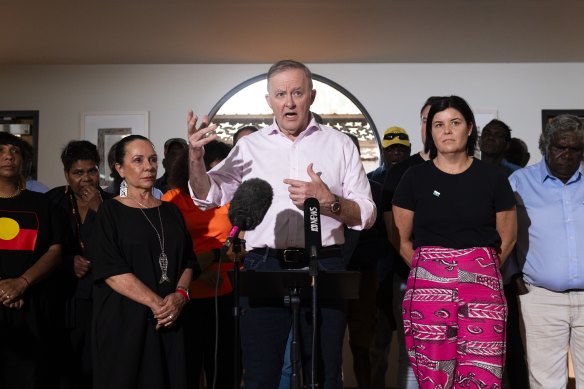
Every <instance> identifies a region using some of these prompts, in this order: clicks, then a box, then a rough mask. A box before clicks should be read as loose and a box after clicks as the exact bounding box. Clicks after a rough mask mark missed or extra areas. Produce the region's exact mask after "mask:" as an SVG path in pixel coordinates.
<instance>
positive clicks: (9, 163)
mask: <svg viewBox="0 0 584 389" xmlns="http://www.w3.org/2000/svg"><path fill="white" fill-rule="evenodd" d="M23 143H24V141H23V140H21V139H20V138H18V137H16V136H14V135H12V134H9V133H7V132H0V387H1V388H23V389H40V388H43V389H44V388H49V389H52V388H56V387H57V375H56V370H57V364H58V362H59V361H57V360H56V358H54V356H53V352H52V351H53V347H58V345H56V344H53V343H56V342H54V339H55V336H54V335H55V329H56V328H57V326H58V320H59V319H60V317H59V307H58V300H57V293H56V290H57V285H55V282H54V279H53V277H52V273H53V272H54V270H55V269H56V268H57V267H58V266H59V264H60V263H61V244H62V240H63V227H62V225H61V223H60V222H61V219H60V218H59V217H58V215H57V212H56V210H55V208H54V207H53V206H52V204H51V203H50V201H49V199H48V198H47V197H46V196H45V195H43V194H40V193H36V192H31V191H29V190H27V189H26V188H25V186H24V177H23V176H22V175H21V171H22V164H23V160H24V159H23V152H22V150H23V149H24V148H25V147H26V146H24V144H23Z"/></svg>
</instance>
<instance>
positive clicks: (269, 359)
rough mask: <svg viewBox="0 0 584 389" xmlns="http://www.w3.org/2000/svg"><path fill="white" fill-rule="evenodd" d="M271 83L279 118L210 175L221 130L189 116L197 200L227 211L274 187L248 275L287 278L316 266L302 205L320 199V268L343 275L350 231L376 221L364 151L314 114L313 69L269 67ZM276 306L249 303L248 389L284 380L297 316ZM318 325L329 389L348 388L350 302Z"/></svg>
mask: <svg viewBox="0 0 584 389" xmlns="http://www.w3.org/2000/svg"><path fill="white" fill-rule="evenodd" d="M267 78H268V93H267V94H266V100H267V102H268V105H269V106H270V107H271V109H272V111H273V112H274V122H273V123H272V125H270V126H268V127H265V128H263V129H261V130H259V131H257V132H255V133H253V134H250V135H248V136H246V137H245V138H242V139H241V140H239V142H237V144H236V146H235V147H234V148H233V150H232V152H231V153H230V155H229V156H228V157H227V158H226V159H225V160H224V161H223V162H221V163H220V164H219V165H217V166H216V167H215V168H213V169H212V170H211V171H210V172H209V173H208V174H207V172H206V171H205V166H204V162H203V154H204V145H205V144H207V143H208V142H210V141H211V140H213V139H215V138H216V137H217V136H216V135H215V133H214V130H215V129H216V126H215V125H213V124H211V125H209V124H208V118H207V117H203V120H202V124H201V125H200V126H199V127H198V128H197V126H196V124H197V119H198V118H197V117H196V116H194V115H193V113H192V112H189V116H188V136H189V149H190V151H189V155H190V180H189V182H190V187H191V191H192V197H193V200H194V201H195V203H196V204H197V205H198V206H199V207H200V208H203V209H204V208H207V207H212V206H216V205H220V204H225V203H227V202H229V201H230V200H231V198H232V197H233V194H234V192H235V190H236V189H237V188H238V187H239V185H240V184H241V183H242V182H243V181H245V180H248V179H250V178H262V179H264V180H266V181H268V182H269V183H270V184H271V186H272V188H273V191H274V199H273V202H272V205H271V206H270V208H269V209H268V212H267V214H266V216H265V218H264V219H263V221H262V223H261V224H260V225H259V226H258V227H257V228H255V230H253V231H248V232H246V235H245V238H246V242H247V243H246V246H247V250H248V255H247V256H246V259H245V262H244V267H245V268H246V269H261V270H281V269H291V268H296V269H297V268H303V267H306V266H308V255H307V254H306V253H305V252H304V249H303V248H304V223H303V220H304V219H303V218H304V216H303V204H304V201H305V200H306V199H307V198H310V197H314V198H316V199H318V201H319V202H320V208H321V215H322V219H321V222H322V246H323V248H322V249H321V250H320V252H319V266H320V268H321V269H323V270H344V269H345V264H344V262H343V259H342V256H341V247H342V245H343V243H344V232H343V228H344V226H345V225H346V226H348V227H349V228H353V229H357V230H361V229H364V228H369V227H370V226H371V225H372V224H373V223H374V221H375V215H376V208H375V204H374V203H373V200H372V199H371V190H370V187H369V182H368V180H367V176H366V175H365V171H364V169H363V165H362V164H361V160H360V157H359V152H358V151H357V148H356V147H355V145H354V144H353V142H352V141H351V140H350V139H349V137H347V136H345V135H344V134H343V133H341V132H339V131H337V130H335V129H333V128H330V127H327V126H324V125H319V124H318V123H317V122H316V121H315V120H314V118H313V116H312V114H311V113H310V106H311V105H312V103H313V101H314V99H315V97H316V90H314V89H313V87H312V75H311V73H310V70H309V69H308V68H307V67H306V66H305V65H303V64H301V63H299V62H296V61H292V60H285V61H279V62H277V63H276V64H274V65H273V66H272V67H271V68H270V70H269V71H268V76H267ZM285 250H287V251H286V255H285V254H284V251H285ZM290 250H292V251H290ZM290 253H294V255H293V256H290V255H289V254H290ZM242 300H243V299H242ZM268 300H269V299H266V301H262V303H263V304H261V305H262V306H261V307H257V305H256V304H254V305H253V307H250V306H249V304H248V302H247V301H242V309H243V314H242V317H241V338H242V339H241V341H242V351H243V364H244V371H245V375H244V382H245V387H246V389H249V388H252V389H253V388H261V389H265V388H276V387H277V386H278V383H279V380H280V372H281V369H282V361H283V357H284V356H283V354H284V349H285V347H286V340H287V338H288V333H289V331H290V325H291V320H292V317H291V312H290V310H289V308H285V307H283V304H282V302H281V299H278V300H274V301H268ZM272 300H273V299H272ZM254 303H255V301H254ZM266 305H270V307H266ZM305 310H306V309H304V308H303V309H302V310H301V323H300V327H301V328H300V330H301V334H302V336H301V341H302V343H303V344H302V347H301V348H302V354H303V355H302V357H303V366H304V369H303V370H304V377H305V383H307V382H306V377H310V365H311V357H312V356H311V353H310V350H311V347H310V346H311V334H312V328H311V323H310V322H309V317H310V315H308V314H307V312H305ZM319 318H320V323H319V328H320V329H321V330H322V332H320V333H319V339H320V342H319V350H320V355H319V357H320V358H319V361H318V362H319V372H318V377H319V381H320V387H321V388H324V389H329V388H331V389H337V388H338V389H340V388H342V375H341V367H342V366H341V364H342V360H341V354H342V343H343V337H344V331H345V321H346V315H345V304H344V301H342V300H341V299H335V300H333V301H327V302H321V303H320V312H319Z"/></svg>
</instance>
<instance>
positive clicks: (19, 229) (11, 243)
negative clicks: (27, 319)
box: [0, 190, 63, 320]
mask: <svg viewBox="0 0 584 389" xmlns="http://www.w3.org/2000/svg"><path fill="white" fill-rule="evenodd" d="M60 220H61V219H60V218H59V217H57V213H56V209H55V208H54V205H52V203H50V201H49V199H48V197H46V196H45V195H44V194H41V193H37V192H31V191H28V190H25V191H23V192H22V193H20V194H19V195H18V196H16V197H14V198H10V199H3V198H0V278H18V277H20V276H21V275H22V274H23V273H24V272H25V271H26V270H27V269H29V268H30V267H31V266H32V265H34V264H35V262H36V261H38V259H39V258H41V257H42V256H43V254H45V253H46V252H47V250H48V249H49V247H50V246H52V245H54V244H60V243H61V242H62V240H63V225H62V223H61V222H60ZM49 285H51V277H49V278H48V279H47V280H44V281H41V282H40V283H38V284H35V285H32V286H31V287H30V288H29V289H28V290H27V291H26V292H25V295H24V298H25V305H24V307H23V309H22V310H21V311H22V312H18V311H15V310H10V309H8V308H5V307H0V320H2V319H3V318H6V315H9V316H11V315H12V314H13V313H17V312H18V313H22V314H25V313H26V312H27V311H29V310H31V309H32V310H34V309H35V307H34V306H35V305H37V304H36V303H39V302H40V301H39V297H40V299H41V300H44V297H41V296H39V295H41V294H45V293H46V292H48V294H47V297H48V295H51V294H52V293H50V292H51V291H48V290H47V287H49ZM53 287H54V285H51V288H53ZM27 302H28V303H29V304H27ZM27 305H28V308H26V307H27ZM48 308H49V307H48V306H45V307H42V308H41V309H42V310H45V309H48ZM37 313H39V312H37ZM35 316H37V315H35Z"/></svg>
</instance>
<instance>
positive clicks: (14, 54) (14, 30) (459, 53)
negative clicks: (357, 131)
mask: <svg viewBox="0 0 584 389" xmlns="http://www.w3.org/2000/svg"><path fill="white" fill-rule="evenodd" d="M0 15H1V20H2V22H1V23H0V64H4V65H21V64H199V63H201V64H210V63H224V64H231V63H271V62H274V61H276V60H278V59H283V58H293V59H297V60H300V61H303V62H307V63H409V62H413V63H421V62H429V63H440V62H584V49H583V46H584V28H583V26H582V24H583V23H582V16H583V15H584V1H581V0H293V1H281V0H207V1H203V0H51V1H47V0H0Z"/></svg>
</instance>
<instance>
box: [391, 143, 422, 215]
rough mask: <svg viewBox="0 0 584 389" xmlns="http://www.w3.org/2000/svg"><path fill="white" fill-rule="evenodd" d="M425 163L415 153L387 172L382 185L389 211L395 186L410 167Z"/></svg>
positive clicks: (418, 154)
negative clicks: (386, 196)
mask: <svg viewBox="0 0 584 389" xmlns="http://www.w3.org/2000/svg"><path fill="white" fill-rule="evenodd" d="M424 162H426V160H424V158H422V157H421V156H420V153H416V154H414V155H412V156H410V157H408V158H406V159H405V160H403V161H401V162H400V163H398V164H396V165H393V166H392V167H391V169H389V171H388V172H387V175H386V177H385V181H384V183H383V190H384V192H385V193H387V195H388V196H389V197H388V198H387V199H388V200H387V202H389V208H390V209H391V201H392V199H393V194H394V193H395V190H396V189H397V185H398V184H399V182H400V180H401V179H402V177H403V175H404V173H405V172H406V171H407V170H408V169H409V168H411V167H412V166H417V165H419V164H421V163H424Z"/></svg>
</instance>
